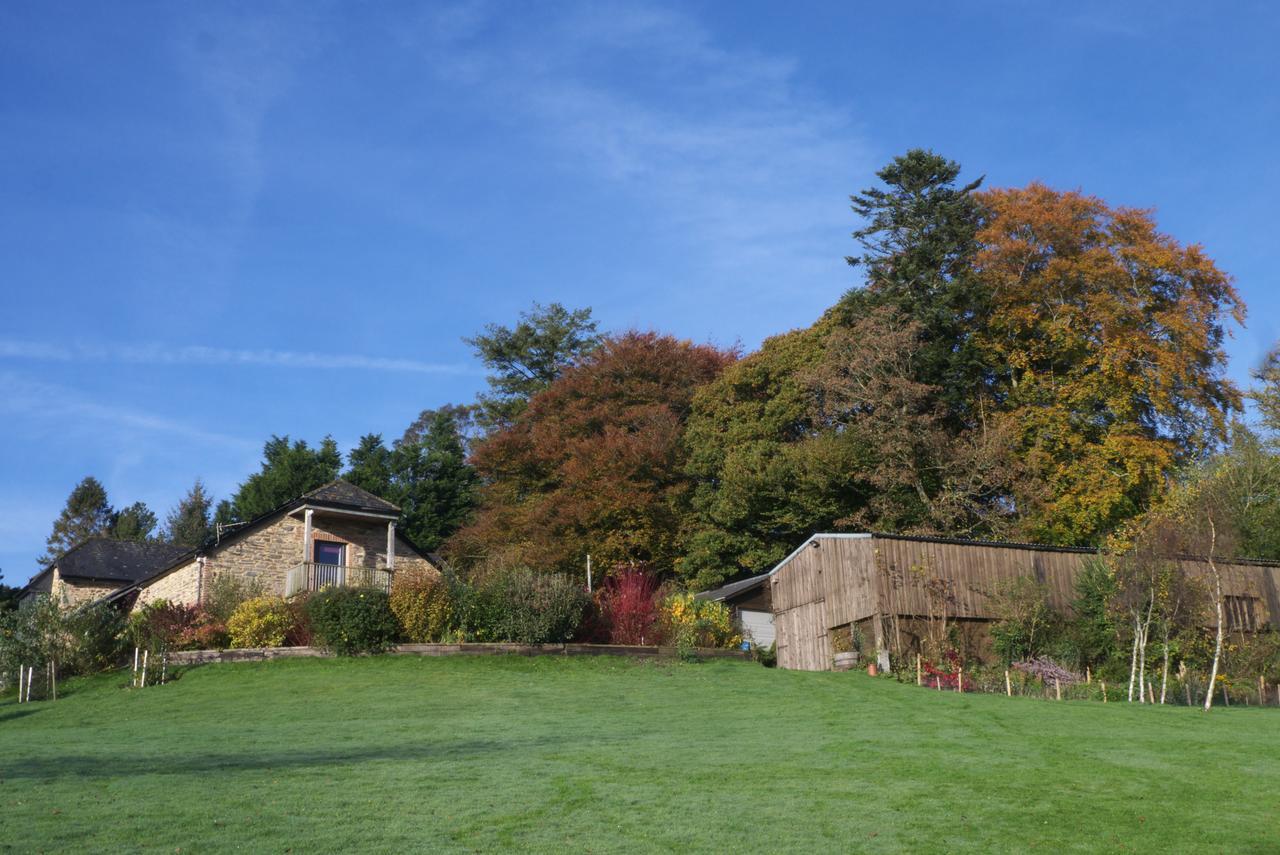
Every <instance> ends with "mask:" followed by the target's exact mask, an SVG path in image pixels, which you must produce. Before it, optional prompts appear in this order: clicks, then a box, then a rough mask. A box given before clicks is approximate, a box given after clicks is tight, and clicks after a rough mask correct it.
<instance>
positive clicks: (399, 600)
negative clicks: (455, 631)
mask: <svg viewBox="0 0 1280 855" xmlns="http://www.w3.org/2000/svg"><path fill="white" fill-rule="evenodd" d="M390 604H391V611H392V613H394V614H395V616H396V620H397V621H399V622H400V629H401V630H402V631H403V633H404V637H405V638H407V639H409V640H410V641H416V642H422V643H425V642H433V641H442V640H443V639H444V638H445V637H446V636H447V635H448V634H449V630H450V629H451V628H452V626H453V623H454V621H453V617H454V609H453V600H452V598H451V597H450V595H449V586H448V583H447V582H445V580H444V579H442V578H441V577H440V574H438V573H435V572H428V571H425V570H405V571H400V572H398V573H396V577H395V581H394V582H393V583H392V584H391V601H390Z"/></svg>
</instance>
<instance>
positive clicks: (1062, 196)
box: [974, 183, 1244, 543]
mask: <svg viewBox="0 0 1280 855" xmlns="http://www.w3.org/2000/svg"><path fill="white" fill-rule="evenodd" d="M980 197H981V201H982V203H983V206H984V208H985V209H986V213H985V219H984V223H983V227H982V228H981V229H980V231H979V233H978V241H979V243H980V249H979V251H978V253H977V254H976V256H975V259H974V265H975V271H976V274H977V275H978V276H979V277H981V279H982V281H983V282H984V283H985V285H986V287H987V288H988V290H989V298H990V311H989V312H988V314H987V315H986V317H985V318H984V322H983V324H982V329H981V330H980V331H979V333H978V343H979V348H980V349H981V351H982V352H983V354H984V358H985V360H986V363H987V366H988V370H989V371H990V372H991V373H990V380H989V382H990V393H991V396H992V398H993V399H994V401H993V402H994V404H995V408H996V409H997V410H998V411H999V412H1000V413H1001V418H1002V419H1004V420H1006V423H1007V424H1011V425H1012V433H1013V435H1014V437H1015V438H1014V443H1015V449H1014V451H1015V453H1016V454H1017V455H1018V456H1020V457H1021V458H1022V459H1023V462H1024V465H1025V466H1026V467H1027V469H1028V471H1029V472H1030V473H1032V474H1033V476H1034V478H1035V480H1037V481H1039V482H1041V483H1043V484H1045V485H1047V486H1048V488H1049V489H1048V494H1047V496H1044V497H1042V498H1041V499H1040V500H1039V501H1038V502H1036V503H1035V505H1036V506H1035V507H1026V508H1024V509H1023V510H1024V512H1025V514H1026V534H1027V536H1029V537H1032V538H1034V539H1037V540H1041V541H1046V542H1050V543H1087V542H1096V541H1097V540H1098V539H1099V538H1100V537H1101V536H1103V535H1105V533H1106V532H1108V531H1110V530H1112V529H1114V528H1115V527H1116V526H1117V525H1118V524H1120V523H1121V522H1123V521H1124V520H1125V519H1128V518H1130V517H1132V516H1133V515H1135V514H1136V513H1138V512H1140V511H1141V510H1142V509H1143V508H1144V507H1146V506H1147V505H1148V504H1149V503H1150V501H1151V500H1152V499H1153V498H1154V497H1156V496H1158V495H1159V494H1160V493H1161V492H1162V491H1163V489H1164V485H1165V483H1166V479H1167V478H1168V476H1169V475H1170V474H1171V473H1172V472H1173V471H1174V470H1176V469H1177V468H1179V467H1181V466H1184V465H1186V464H1187V463H1189V462H1192V461H1195V460H1197V459H1199V458H1201V457H1202V456H1203V455H1204V454H1206V453H1207V452H1208V451H1209V450H1211V449H1212V448H1213V447H1214V446H1215V445H1216V444H1218V443H1220V442H1221V441H1222V440H1223V439H1224V438H1225V436H1226V433H1227V422H1228V418H1229V416H1230V414H1231V413H1232V412H1234V411H1238V410H1239V409H1240V406H1241V396H1240V392H1239V390H1238V389H1237V388H1236V387H1235V386H1234V385H1233V384H1232V383H1231V382H1230V381H1229V380H1227V379H1226V377H1225V376H1224V367H1225V364H1226V358H1225V354H1224V351H1223V339H1224V336H1225V335H1226V329H1225V325H1226V324H1227V323H1228V322H1229V321H1230V320H1231V319H1234V320H1235V321H1237V322H1242V321H1243V318H1244V306H1243V303H1241V301H1240V298H1239V296H1238V295H1237V294H1236V291H1235V289H1234V288H1233V287H1232V284H1231V278H1230V277H1229V276H1228V275H1227V274H1225V273H1224V272H1222V271H1221V270H1219V269H1218V267H1217V266H1216V265H1215V264H1214V262H1213V260H1212V259H1210V258H1209V257H1208V255H1206V254H1205V252H1204V250H1203V249H1202V248H1201V247H1200V246H1198V245H1191V246H1183V245H1182V244H1180V243H1178V242H1177V241H1176V240H1174V239H1173V238H1171V237H1169V236H1168V235H1164V234H1162V233H1160V232H1159V231H1158V230H1157V228H1156V224H1155V221H1154V219H1153V217H1152V214H1151V212H1150V211H1144V210H1136V209H1132V208H1116V207H1110V206H1108V205H1107V204H1106V203H1104V202H1103V201H1102V200H1100V199H1098V198H1095V197H1092V196H1087V195H1084V194H1082V193H1079V192H1072V191H1068V192H1062V191H1056V190H1052V189H1050V188H1048V187H1046V186H1044V185H1042V184H1037V183H1033V184H1031V185H1029V186H1027V187H1025V188H1020V189H1008V190H991V191H985V192H983V193H981V194H980Z"/></svg>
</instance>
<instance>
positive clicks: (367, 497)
mask: <svg viewBox="0 0 1280 855" xmlns="http://www.w3.org/2000/svg"><path fill="white" fill-rule="evenodd" d="M302 499H303V500H304V501H308V502H317V503H320V504H324V505H337V506H340V507H344V508H354V509H356V510H360V511H370V512H373V513H379V514H398V513H400V508H399V507H397V506H396V505H393V504H391V503H390V502H388V501H387V500H386V499H380V498H378V497H377V496H375V495H374V494H373V493H370V492H369V491H368V490H363V489H361V488H360V487H357V486H356V485H355V484H352V483H351V482H350V481H344V480H342V479H341V478H338V479H336V480H334V481H330V482H329V483H328V484H325V485H324V486H323V487H317V488H315V489H314V490H312V491H311V492H310V493H303V494H302Z"/></svg>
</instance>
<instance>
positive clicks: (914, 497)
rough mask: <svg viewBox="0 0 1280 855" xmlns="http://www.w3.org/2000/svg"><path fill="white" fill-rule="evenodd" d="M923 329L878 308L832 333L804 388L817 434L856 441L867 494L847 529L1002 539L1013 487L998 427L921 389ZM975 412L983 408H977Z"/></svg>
mask: <svg viewBox="0 0 1280 855" xmlns="http://www.w3.org/2000/svg"><path fill="white" fill-rule="evenodd" d="M927 350H928V337H927V335H926V334H925V330H924V327H923V324H922V323H921V322H920V321H918V320H914V319H912V318H910V317H909V316H907V315H904V314H903V313H902V312H901V311H900V310H898V309H897V308H895V307H891V306H878V307H875V308H873V309H871V310H870V311H868V312H867V313H866V314H865V315H863V316H862V317H861V318H859V319H857V320H856V321H854V322H853V324H852V325H850V326H849V327H847V328H845V329H841V330H839V331H837V332H835V333H834V334H833V335H832V336H831V338H830V339H829V340H828V343H827V351H826V354H825V355H824V358H823V360H822V361H821V362H820V363H819V365H818V366H817V368H816V369H815V371H814V372H813V374H812V375H811V376H810V378H809V380H808V382H809V386H810V389H811V390H812V393H813V401H814V406H815V415H814V422H815V425H816V426H817V427H818V428H820V429H822V430H825V431H827V432H831V433H837V434H848V435H851V436H857V437H859V438H861V440H862V442H863V443H864V445H865V446H866V447H867V449H868V453H867V454H866V455H865V456H864V458H863V460H864V466H863V468H862V470H861V472H860V473H859V474H860V477H861V478H863V479H865V480H866V481H867V482H868V483H869V484H870V485H871V486H872V487H873V488H874V490H873V492H872V495H871V498H870V499H869V501H868V502H867V504H866V505H865V506H864V507H862V508H860V509H858V510H857V511H855V512H854V513H852V514H850V515H849V516H848V517H847V518H846V520H845V522H846V523H848V524H852V525H856V526H858V527H860V528H864V529H865V528H879V529H886V530H891V531H902V532H913V533H928V534H953V535H961V534H963V535H976V534H983V535H988V536H989V535H991V534H993V533H1002V532H1005V531H1007V530H1008V528H1009V525H1008V520H1009V518H1010V517H1011V516H1012V508H1011V507H1010V506H1009V504H1008V503H1007V502H1006V501H1005V498H1006V497H1007V496H1009V495H1010V494H1011V493H1012V491H1013V490H1014V485H1015V483H1016V482H1017V481H1018V474H1019V470H1018V465H1017V461H1016V460H1015V459H1013V458H1011V457H1010V456H1009V455H1008V453H1007V446H1008V440H1009V437H1008V436H1007V434H1006V433H1005V432H1004V431H1002V430H1001V429H1000V428H1001V426H1000V425H999V423H998V422H995V421H994V420H993V421H992V422H991V423H987V422H986V421H985V420H983V421H979V422H978V423H977V424H975V425H972V426H968V425H964V424H963V423H957V420H956V419H953V418H951V417H950V415H951V414H949V412H948V408H947V403H946V401H945V400H944V395H943V394H942V388H941V387H939V386H937V385H935V384H932V383H929V382H926V381H925V380H923V379H922V378H923V377H926V376H928V372H927V371H925V370H923V369H922V368H921V367H920V362H921V361H922V360H925V359H928V358H929V357H928V356H927ZM979 408H980V407H979Z"/></svg>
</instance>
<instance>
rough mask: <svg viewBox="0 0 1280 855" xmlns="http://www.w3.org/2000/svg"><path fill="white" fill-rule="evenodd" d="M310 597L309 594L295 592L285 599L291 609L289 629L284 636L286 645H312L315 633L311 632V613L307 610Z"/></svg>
mask: <svg viewBox="0 0 1280 855" xmlns="http://www.w3.org/2000/svg"><path fill="white" fill-rule="evenodd" d="M309 598H310V595H309V594H306V593H303V594H295V595H294V596H292V597H290V598H289V599H287V600H285V605H286V606H287V607H288V609H289V630H288V632H286V633H285V636H284V643H285V646H286V647H310V646H311V642H312V640H313V639H312V636H313V633H312V632H311V614H310V612H308V611H307V602H308V600H309Z"/></svg>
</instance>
